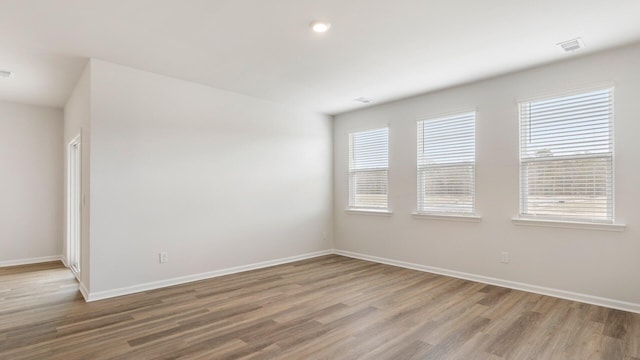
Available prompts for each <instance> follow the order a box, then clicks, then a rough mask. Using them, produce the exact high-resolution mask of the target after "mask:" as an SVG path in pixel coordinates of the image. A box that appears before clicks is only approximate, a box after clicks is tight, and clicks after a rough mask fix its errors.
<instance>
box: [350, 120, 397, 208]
mask: <svg viewBox="0 0 640 360" xmlns="http://www.w3.org/2000/svg"><path fill="white" fill-rule="evenodd" d="M388 174H389V128H383V129H376V130H369V131H362V132H355V133H351V134H349V207H350V208H355V209H372V210H376V209H377V210H386V209H387V207H388V201H387V192H388Z"/></svg>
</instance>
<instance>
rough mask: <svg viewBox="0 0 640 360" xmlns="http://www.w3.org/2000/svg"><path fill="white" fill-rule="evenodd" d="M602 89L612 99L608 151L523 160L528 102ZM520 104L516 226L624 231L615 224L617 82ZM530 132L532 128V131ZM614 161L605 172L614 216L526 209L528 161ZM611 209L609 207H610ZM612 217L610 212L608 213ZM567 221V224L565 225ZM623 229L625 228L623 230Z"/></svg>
mask: <svg viewBox="0 0 640 360" xmlns="http://www.w3.org/2000/svg"><path fill="white" fill-rule="evenodd" d="M598 91H608V92H609V98H610V105H609V106H610V116H609V119H608V128H609V144H610V151H609V152H607V153H599V154H585V155H584V156H580V155H560V156H558V157H555V158H553V159H547V160H540V159H535V160H531V159H526V160H525V161H523V146H522V144H523V139H522V137H523V134H524V130H523V126H524V121H525V118H524V117H523V114H522V110H523V106H524V105H525V104H530V103H534V102H541V101H549V100H555V99H562V98H566V97H571V96H580V95H587V94H589V93H595V92H598ZM517 107H518V176H519V179H518V213H519V215H518V217H516V218H513V219H512V221H513V223H514V224H516V225H527V226H530V225H531V226H547V227H561V228H576V229H584V228H585V227H587V228H589V229H591V228H593V229H595V230H608V231H622V230H624V227H625V225H621V224H616V223H615V133H614V121H615V88H614V85H613V84H610V83H604V84H602V85H600V86H594V87H587V88H580V89H574V90H571V91H565V92H561V93H555V94H551V95H546V96H538V97H532V98H527V99H520V100H518V101H517ZM529 131H530V130H529ZM607 157H608V159H609V161H610V164H611V166H610V171H611V172H610V174H607V173H605V178H608V179H610V192H609V193H610V198H609V199H607V201H609V202H610V217H609V218H608V219H594V218H587V217H580V216H573V215H552V214H535V213H529V212H527V211H525V209H528V207H529V203H528V202H526V200H527V199H528V196H526V195H527V187H526V185H527V184H525V182H526V181H528V179H527V178H526V176H525V169H524V164H526V163H536V162H538V163H544V162H552V161H563V160H564V161H567V160H581V159H589V158H591V159H605V158H607ZM608 211H609V209H608ZM607 216H609V215H607ZM563 224H565V225H563ZM612 226H613V227H615V229H613V230H612V229H610V227H612ZM619 229H622V230H619Z"/></svg>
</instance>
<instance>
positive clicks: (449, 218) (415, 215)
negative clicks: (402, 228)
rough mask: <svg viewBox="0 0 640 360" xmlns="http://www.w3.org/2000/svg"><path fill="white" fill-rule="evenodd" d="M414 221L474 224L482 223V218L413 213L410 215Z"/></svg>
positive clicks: (476, 216)
mask: <svg viewBox="0 0 640 360" xmlns="http://www.w3.org/2000/svg"><path fill="white" fill-rule="evenodd" d="M411 216H413V218H414V219H417V220H445V221H462V222H475V223H479V222H481V221H482V217H480V216H478V215H461V214H435V213H434V214H427V213H418V212H414V213H413V214H411Z"/></svg>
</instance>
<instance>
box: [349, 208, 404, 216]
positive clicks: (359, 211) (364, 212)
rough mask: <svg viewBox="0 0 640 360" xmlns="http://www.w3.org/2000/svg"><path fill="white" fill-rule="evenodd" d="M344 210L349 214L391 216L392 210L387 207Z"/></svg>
mask: <svg viewBox="0 0 640 360" xmlns="http://www.w3.org/2000/svg"><path fill="white" fill-rule="evenodd" d="M344 212H346V213H347V214H351V215H377V216H391V215H393V212H392V211H391V210H387V209H381V210H378V209H361V208H346V209H344Z"/></svg>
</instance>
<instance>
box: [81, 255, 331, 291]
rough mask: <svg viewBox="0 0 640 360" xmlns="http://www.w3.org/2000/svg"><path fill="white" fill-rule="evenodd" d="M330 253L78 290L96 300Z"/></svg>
mask: <svg viewBox="0 0 640 360" xmlns="http://www.w3.org/2000/svg"><path fill="white" fill-rule="evenodd" d="M330 254H333V250H323V251H317V252H313V253H308V254H302V255H296V256H290V257H286V258H281V259H275V260H268V261H263V262H259V263H254V264H248V265H241V266H236V267H232V268H226V269H220V270H214V271H209V272H206V273H200V274H194V275H187V276H181V277H176V278H171V279H167V280H160V281H154V282H149V283H144V284H139V285H133V286H128V287H123V288H119V289H113V290H106V291H98V292H90V291H89V292H87V291H86V288H85V289H84V292H83V288H82V284H81V288H80V291H81V292H82V295H83V296H84V298H85V300H86V301H87V302H90V301H97V300H103V299H109V298H113V297H117V296H123V295H129V294H134V293H138V292H142V291H148V290H154V289H159V288H163V287H167V286H173V285H180V284H185V283H189V282H193V281H199V280H205V279H211V278H214V277H219V276H224V275H230V274H236V273H239V272H244V271H249V270H255V269H262V268H266V267H270V266H275V265H281V264H287V263H291V262H294V261H300V260H306V259H311V258H314V257H318V256H324V255H330ZM85 292H86V294H85Z"/></svg>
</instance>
